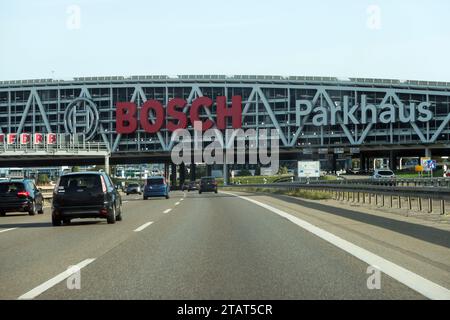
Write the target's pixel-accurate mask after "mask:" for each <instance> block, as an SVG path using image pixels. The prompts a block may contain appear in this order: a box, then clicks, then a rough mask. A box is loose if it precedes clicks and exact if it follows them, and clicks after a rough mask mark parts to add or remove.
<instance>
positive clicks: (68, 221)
mask: <svg viewBox="0 0 450 320" xmlns="http://www.w3.org/2000/svg"><path fill="white" fill-rule="evenodd" d="M62 222H63V223H64V224H65V225H68V224H70V219H63V221H62Z"/></svg>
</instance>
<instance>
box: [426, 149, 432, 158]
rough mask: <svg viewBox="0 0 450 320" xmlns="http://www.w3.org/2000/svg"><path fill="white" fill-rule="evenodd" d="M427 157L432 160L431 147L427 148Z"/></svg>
mask: <svg viewBox="0 0 450 320" xmlns="http://www.w3.org/2000/svg"><path fill="white" fill-rule="evenodd" d="M425 157H429V158H431V149H430V148H429V147H426V148H425Z"/></svg>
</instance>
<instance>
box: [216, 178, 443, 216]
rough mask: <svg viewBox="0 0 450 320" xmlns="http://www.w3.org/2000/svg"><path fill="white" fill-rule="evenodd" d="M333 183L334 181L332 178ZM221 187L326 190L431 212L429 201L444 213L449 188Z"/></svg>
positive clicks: (345, 185)
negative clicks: (436, 204) (437, 204)
mask: <svg viewBox="0 0 450 320" xmlns="http://www.w3.org/2000/svg"><path fill="white" fill-rule="evenodd" d="M332 182H335V181H332ZM224 188H225V189H226V188H235V189H237V190H239V189H242V190H245V189H253V188H255V189H256V188H262V189H265V188H268V189H272V190H277V189H278V190H287V191H295V190H316V191H322V192H325V193H329V194H330V196H331V197H332V198H333V199H335V200H344V201H348V202H350V201H352V202H357V203H363V204H364V203H368V204H372V203H373V204H375V205H376V206H381V207H385V206H387V204H389V205H390V207H391V208H394V203H396V205H397V208H398V209H401V208H402V207H403V206H405V202H406V209H409V210H412V209H413V202H415V203H416V204H417V209H418V210H419V211H423V209H424V203H427V204H428V205H427V210H428V212H429V213H432V212H433V205H434V204H433V202H436V201H437V202H438V203H439V213H440V214H445V210H446V205H447V203H448V202H450V189H449V188H447V187H406V186H396V185H391V186H385V185H364V184H349V183H336V182H335V183H319V182H317V183H310V184H306V183H298V182H297V183H295V182H294V183H268V184H245V185H228V186H224Z"/></svg>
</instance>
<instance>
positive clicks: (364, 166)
mask: <svg viewBox="0 0 450 320" xmlns="http://www.w3.org/2000/svg"><path fill="white" fill-rule="evenodd" d="M359 169H360V170H361V171H366V170H367V162H366V157H365V155H364V154H363V153H361V154H360V155H359Z"/></svg>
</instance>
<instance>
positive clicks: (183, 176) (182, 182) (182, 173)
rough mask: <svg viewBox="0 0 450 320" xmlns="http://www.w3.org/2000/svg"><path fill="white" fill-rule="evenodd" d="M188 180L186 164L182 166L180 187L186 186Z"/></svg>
mask: <svg viewBox="0 0 450 320" xmlns="http://www.w3.org/2000/svg"><path fill="white" fill-rule="evenodd" d="M185 180H186V165H185V164H184V162H182V163H181V164H180V187H181V186H182V185H183V184H184V181H185Z"/></svg>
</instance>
